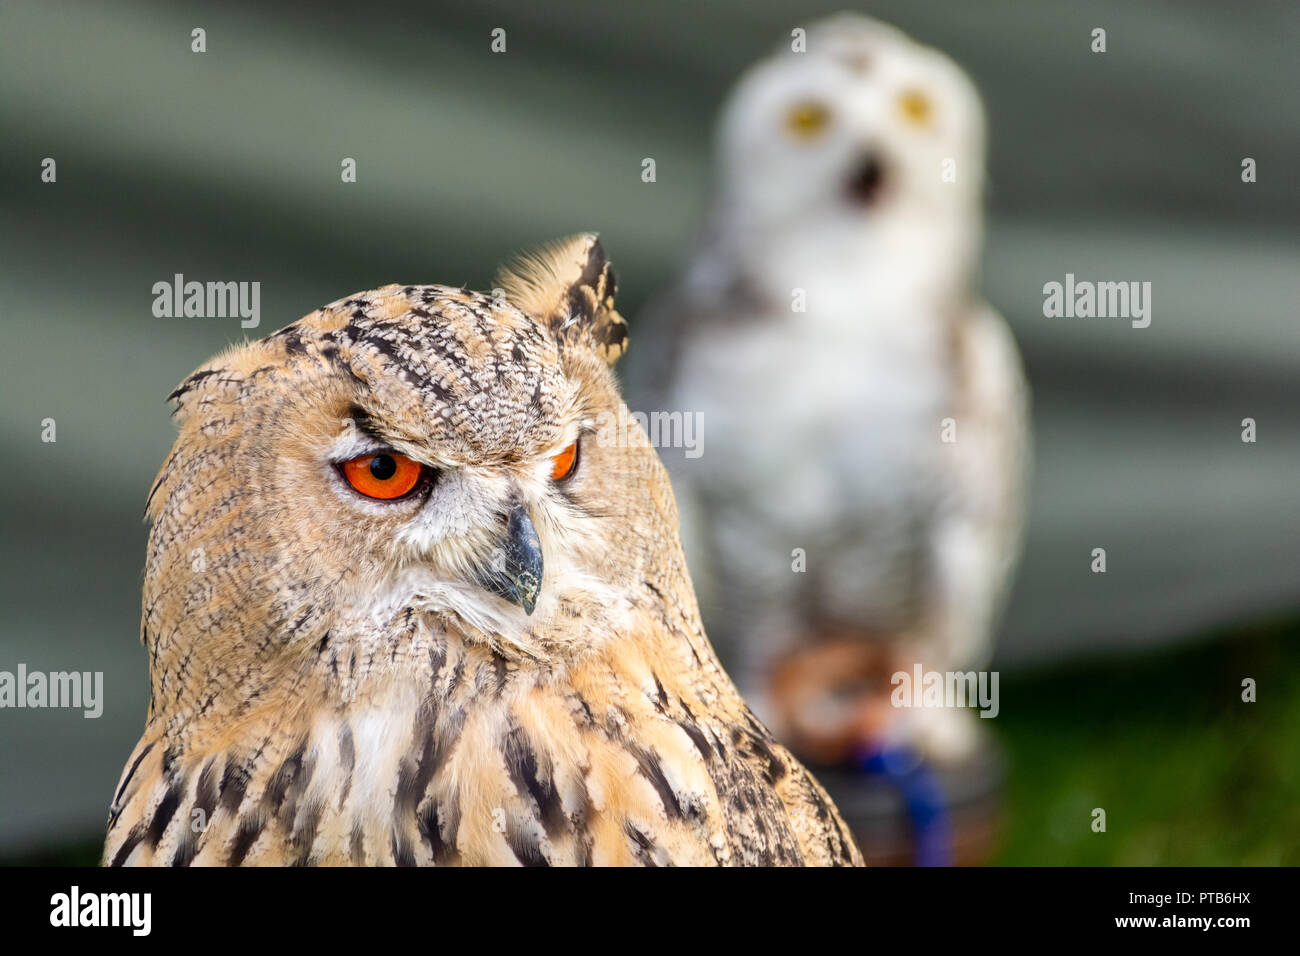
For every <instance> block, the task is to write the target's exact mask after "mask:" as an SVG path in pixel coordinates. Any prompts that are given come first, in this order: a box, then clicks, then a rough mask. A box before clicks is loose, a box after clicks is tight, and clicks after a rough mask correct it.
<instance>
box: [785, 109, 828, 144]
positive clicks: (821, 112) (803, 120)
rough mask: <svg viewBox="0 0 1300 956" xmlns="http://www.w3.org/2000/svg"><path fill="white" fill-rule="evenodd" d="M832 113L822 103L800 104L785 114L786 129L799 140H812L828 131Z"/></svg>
mask: <svg viewBox="0 0 1300 956" xmlns="http://www.w3.org/2000/svg"><path fill="white" fill-rule="evenodd" d="M830 122H831V111H830V110H828V109H827V108H826V107H825V106H823V105H822V104H820V103H813V102H807V103H799V104H797V105H795V106H792V107H791V108H790V110H789V112H787V113H786V114H785V128H786V129H787V130H788V131H789V132H790V133H792V134H793V135H794V136H796V137H798V138H799V139H812V138H813V137H815V136H820V135H821V134H822V133H824V132H825V131H826V127H827V126H829V125H830Z"/></svg>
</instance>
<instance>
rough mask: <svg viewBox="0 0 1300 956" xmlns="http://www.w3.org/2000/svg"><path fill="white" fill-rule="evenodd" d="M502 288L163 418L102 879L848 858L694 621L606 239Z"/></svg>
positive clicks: (398, 309) (253, 358)
mask: <svg viewBox="0 0 1300 956" xmlns="http://www.w3.org/2000/svg"><path fill="white" fill-rule="evenodd" d="M499 284H500V286H501V287H502V290H503V291H502V292H501V293H499V294H497V295H496V296H486V295H481V294H478V293H474V292H469V291H466V290H463V289H454V288H448V287H446V286H438V285H427V286H399V285H390V286H385V287H384V288H382V289H378V290H376V291H373V292H364V293H360V294H358V295H355V296H352V297H351V298H348V299H345V300H342V301H340V302H336V303H334V304H333V305H329V306H326V307H325V308H323V309H321V310H319V311H317V312H314V313H312V314H311V315H308V316H306V317H305V318H303V319H302V320H300V321H298V322H295V323H294V324H292V325H290V326H288V327H286V328H284V329H282V330H280V331H279V332H277V333H275V334H274V335H271V336H269V337H267V338H265V339H262V340H260V341H257V342H252V343H248V344H244V345H241V346H239V347H237V348H235V349H233V350H231V351H229V352H227V353H226V354H224V355H222V356H220V357H218V358H217V359H215V360H213V361H212V362H209V363H208V364H207V365H204V366H203V367H202V368H200V369H199V370H198V371H196V372H195V373H194V374H193V375H191V376H190V377H189V378H187V379H186V380H185V381H184V382H183V383H182V384H181V386H180V387H179V388H178V389H177V390H176V391H175V392H174V393H173V395H172V399H173V400H174V401H175V403H176V413H175V414H176V417H177V419H178V421H179V423H180V436H179V437H178V439H177V440H176V444H175V446H174V447H173V449H172V451H171V454H170V455H169V456H168V458H167V460H166V462H165V463H164V464H163V466H162V470H161V472H160V474H159V476H158V479H157V481H156V483H155V485H154V487H153V490H152V491H151V492H150V495H149V502H148V506H147V507H148V515H149V517H150V519H151V520H152V529H151V533H150V536H149V545H148V555H147V563H146V569H145V584H144V601H143V615H142V639H143V642H144V644H145V647H146V648H147V649H148V653H149V661H150V685H151V701H150V707H149V715H148V721H147V724H146V727H145V731H144V735H143V737H142V738H141V740H140V742H139V744H138V745H137V746H136V748H135V751H134V752H133V753H132V754H131V756H130V758H129V760H128V762H127V765H126V769H125V771H124V773H123V775H122V779H121V783H120V785H119V787H118V789H117V792H116V795H115V796H114V798H113V803H112V809H111V816H110V819H109V824H108V840H107V844H106V846H105V851H104V860H105V862H106V863H108V864H111V865H122V864H182V865H183V864H216V865H237V864H271V865H280V864H348V863H351V864H379V865H388V864H399V865H400V864H466V865H514V864H530V865H531V864H536V865H548V864H549V865H560V864H595V865H611V864H644V865H668V864H696V865H714V864H856V863H860V861H861V857H860V855H859V853H858V850H857V848H856V847H855V846H854V844H853V841H852V838H851V837H850V836H849V833H848V831H847V829H846V828H845V826H844V823H843V822H842V821H841V819H840V817H839V814H838V813H837V812H836V809H835V807H834V806H833V805H832V804H831V802H830V800H829V799H828V798H827V796H826V794H825V793H824V791H823V790H822V788H821V787H820V786H819V785H818V784H817V782H816V781H815V780H814V779H813V778H812V777H811V776H810V775H809V774H808V772H807V771H806V770H805V769H804V768H803V767H802V766H801V765H800V764H799V763H798V762H797V761H795V760H794V759H793V758H792V757H791V756H790V754H789V753H787V752H786V751H785V750H784V749H783V748H782V747H781V746H779V745H778V744H777V743H775V741H774V740H773V739H772V737H771V735H770V734H769V733H768V731H767V729H766V728H765V727H764V726H763V725H762V724H761V723H760V722H759V721H758V720H757V719H756V718H755V717H754V715H753V714H752V713H751V712H750V710H749V708H748V707H747V706H746V705H745V702H744V701H743V700H742V699H741V698H740V696H739V694H738V693H737V691H736V689H735V687H734V686H733V684H732V682H731V680H730V679H729V678H728V676H727V675H726V673H725V672H724V671H723V670H722V668H721V666H720V665H719V663H718V660H717V657H716V656H715V654H714V651H713V648H712V647H711V645H710V644H709V641H708V639H707V637H706V636H705V634H704V631H703V629H702V627H701V624H700V617H699V611H698V609H697V606H696V600H695V595H694V592H693V590H692V588H691V583H690V579H689V577H688V575H687V572H686V567H685V562H684V559H683V556H682V549H681V545H680V543H679V540H678V519H677V510H676V506H675V504H674V500H673V494H672V490H671V489H670V487H669V483H668V479H667V477H666V474H665V471H664V469H663V467H662V466H661V464H660V462H659V459H658V457H657V455H656V454H655V452H654V450H653V449H652V448H651V447H650V445H649V442H648V440H647V438H646V436H645V434H644V433H643V432H642V431H641V429H640V428H639V426H638V425H637V424H636V423H635V420H634V419H630V418H629V417H628V416H627V414H626V410H625V409H624V408H623V406H622V401H621V399H620V397H619V393H618V389H617V386H616V383H615V379H614V376H613V373H612V370H611V365H612V363H613V362H614V360H615V359H616V358H617V357H618V356H619V355H620V354H621V353H622V351H623V349H624V345H625V340H626V329H625V326H624V323H623V320H622V319H621V317H620V316H619V315H618V313H617V312H616V311H615V309H614V305H613V293H614V275H613V272H612V270H611V269H610V267H609V265H608V263H607V261H606V259H605V256H604V253H603V252H602V250H601V247H600V245H599V244H598V243H597V242H596V240H595V237H593V236H582V237H578V238H576V239H572V240H569V241H566V242H563V243H561V244H559V245H557V246H555V247H553V248H551V249H549V250H546V251H545V252H543V253H542V254H540V255H538V256H536V257H533V258H530V259H526V260H524V261H523V262H522V263H521V264H520V265H518V266H516V267H514V268H513V269H512V270H509V271H507V272H506V273H504V274H503V276H502V278H501V282H500V283H499ZM610 423H618V424H617V426H616V427H611V426H610Z"/></svg>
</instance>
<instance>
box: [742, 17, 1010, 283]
mask: <svg viewBox="0 0 1300 956" xmlns="http://www.w3.org/2000/svg"><path fill="white" fill-rule="evenodd" d="M798 39H799V38H798V36H797V35H796V36H795V37H794V39H793V42H792V41H789V40H788V41H786V43H785V44H784V45H783V49H782V50H780V51H778V52H777V53H776V54H775V55H773V56H771V57H769V58H768V59H765V60H763V61H761V62H759V63H758V64H756V65H755V66H754V67H752V68H751V69H750V70H749V71H748V72H747V73H746V74H745V75H744V76H743V77H742V79H741V80H740V82H739V83H738V84H737V86H736V88H735V90H734V91H733V92H732V94H731V97H730V100H729V102H728V104H727V106H726V107H725V109H724V111H723V115H722V119H721V122H720V127H719V131H718V151H719V161H720V168H719V180H720V189H721V193H722V201H721V204H720V207H719V212H720V213H721V215H722V217H723V221H724V224H725V228H726V229H727V231H728V232H729V233H731V235H732V236H733V237H736V238H737V239H738V241H739V244H740V245H741V246H742V247H745V246H748V247H749V248H750V249H751V250H754V251H758V250H761V251H762V253H763V255H764V256H765V257H766V256H771V255H773V254H774V253H777V252H778V251H779V250H778V249H774V248H773V247H772V244H773V243H776V244H778V245H781V246H785V247H786V249H785V251H787V252H789V251H790V250H789V247H788V244H789V243H796V244H802V246H803V248H802V249H801V250H796V251H795V254H799V252H802V253H803V255H802V256H801V258H806V257H807V256H808V255H811V254H812V251H811V250H810V249H809V248H808V247H809V245H810V244H811V246H812V247H813V248H817V247H821V248H823V249H824V250H826V251H827V252H829V253H830V254H831V255H832V256H833V257H838V256H839V255H840V254H842V253H844V252H845V251H848V254H849V255H851V256H852V257H853V258H856V259H859V260H862V259H863V257H864V256H870V257H872V258H871V259H870V260H868V261H877V262H879V261H880V258H879V257H880V254H881V253H882V252H884V251H888V252H889V253H890V254H897V253H899V252H900V251H909V250H914V251H916V252H918V253H928V255H930V256H934V255H941V256H947V257H948V267H949V268H951V267H952V265H953V263H952V259H951V256H953V255H955V256H958V257H961V258H963V260H964V259H965V258H969V256H970V255H971V254H972V252H973V250H974V248H975V247H976V246H977V245H978V227H979V206H980V201H981V194H982V184H983V179H984V115H983V108H982V106H981V104H980V99H979V95H978V93H977V92H976V90H975V87H974V85H973V84H972V83H971V81H970V80H969V79H968V78H967V76H966V75H965V73H964V72H963V71H962V70H961V68H960V67H958V66H957V65H956V64H955V63H954V62H953V61H952V60H951V59H949V58H948V57H947V56H945V55H944V54H943V53H941V52H939V51H938V50H935V49H932V48H930V47H926V46H922V45H921V44H919V43H916V42H915V41H913V40H912V39H911V38H909V37H908V36H906V35H905V34H904V33H902V32H901V31H899V30H897V29H895V28H893V27H890V26H887V25H885V24H883V23H879V22H877V21H875V20H871V19H869V18H866V17H862V16H859V15H854V14H844V15H840V16H836V17H832V18H830V19H827V20H823V21H821V22H819V23H816V24H814V25H812V26H811V27H809V28H808V30H807V35H806V49H805V51H804V52H799V51H797V50H795V49H792V47H793V46H796V45H799V44H798ZM740 237H744V238H740ZM752 265H761V264H760V263H752Z"/></svg>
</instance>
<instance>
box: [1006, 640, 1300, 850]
mask: <svg viewBox="0 0 1300 956" xmlns="http://www.w3.org/2000/svg"><path fill="white" fill-rule="evenodd" d="M1298 633H1300V627H1297V626H1295V625H1291V626H1289V627H1284V626H1269V627H1261V628H1255V629H1252V630H1248V631H1239V632H1235V633H1233V634H1231V635H1227V636H1221V637H1220V638H1219V639H1217V640H1215V641H1213V642H1210V643H1207V644H1205V645H1201V646H1198V647H1195V648H1193V649H1190V650H1188V649H1183V650H1180V651H1178V652H1175V653H1172V654H1168V653H1166V654H1160V655H1150V656H1144V657H1141V658H1137V659H1134V658H1129V659H1125V660H1118V661H1108V662H1105V663H1098V664H1094V665H1089V666H1087V667H1083V668H1080V667H1075V668H1072V669H1070V670H1069V671H1068V672H1064V671H1063V672H1060V673H1054V674H1050V675H1044V676H1038V677H1020V678H1018V679H1012V678H1008V679H1005V680H1003V682H1002V687H1001V698H1002V713H1001V715H1000V716H999V718H998V719H997V721H996V723H997V725H998V726H997V728H996V730H997V731H998V732H999V736H1000V738H1001V740H1002V743H1003V746H1004V748H1005V750H1006V751H1007V755H1008V757H1009V769H1008V784H1007V792H1006V803H1005V816H1004V831H1003V839H1002V846H1001V850H1000V852H999V853H998V854H997V856H996V857H995V859H994V862H996V863H1003V864H1064V865H1110V864H1123V865H1138V866H1142V865H1157V866H1158V865H1188V866H1199V865H1292V866H1294V865H1296V864H1300V644H1298V643H1297V640H1296V637H1297V634H1298ZM1245 677H1253V678H1254V679H1255V681H1256V683H1257V698H1258V699H1257V702H1256V703H1245V702H1243V701H1242V699H1241V694H1242V687H1241V681H1242V679H1243V678H1245ZM1096 807H1100V808H1102V809H1104V810H1105V811H1106V831H1105V832H1104V833H1097V832H1093V830H1092V811H1093V808H1096Z"/></svg>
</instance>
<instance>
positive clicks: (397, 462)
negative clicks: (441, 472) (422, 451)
mask: <svg viewBox="0 0 1300 956" xmlns="http://www.w3.org/2000/svg"><path fill="white" fill-rule="evenodd" d="M422 474H424V466H423V465H421V464H420V463H419V462H418V461H412V460H411V459H410V458H407V457H406V456H405V455H402V454H398V453H397V452H395V451H386V452H382V453H380V454H377V455H360V456H358V457H357V458H353V459H352V460H351V461H345V462H344V463H343V477H344V478H346V479H347V481H348V484H349V485H351V486H352V487H353V488H355V489H356V490H357V491H359V492H361V493H362V494H363V495H365V496H366V497H367V498H379V499H380V500H383V501H391V500H392V499H394V498H400V497H402V496H403V495H405V494H407V493H409V492H410V490H411V489H412V488H414V487H415V486H416V485H417V484H419V483H420V476H421V475H422Z"/></svg>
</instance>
